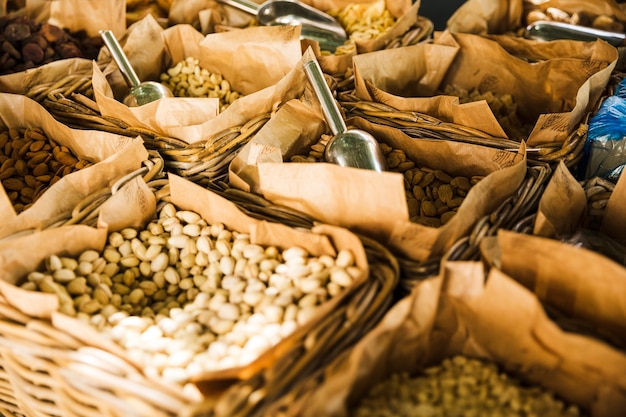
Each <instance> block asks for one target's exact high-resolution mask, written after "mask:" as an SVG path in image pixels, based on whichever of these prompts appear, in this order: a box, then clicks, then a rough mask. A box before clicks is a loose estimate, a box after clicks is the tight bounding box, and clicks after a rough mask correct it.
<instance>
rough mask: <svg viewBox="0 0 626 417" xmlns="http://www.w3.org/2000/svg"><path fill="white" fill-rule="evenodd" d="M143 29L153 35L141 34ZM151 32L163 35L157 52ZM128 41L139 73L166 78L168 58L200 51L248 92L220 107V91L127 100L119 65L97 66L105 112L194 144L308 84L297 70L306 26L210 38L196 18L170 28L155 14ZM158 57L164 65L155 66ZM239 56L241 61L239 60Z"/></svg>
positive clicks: (238, 88) (95, 78)
mask: <svg viewBox="0 0 626 417" xmlns="http://www.w3.org/2000/svg"><path fill="white" fill-rule="evenodd" d="M131 29H132V30H131ZM141 33H144V34H145V35H143V36H139V34H141ZM147 34H150V36H152V37H157V38H158V39H157V42H156V43H155V44H154V45H148V49H152V50H153V52H152V53H146V52H145V51H144V52H142V51H141V48H142V46H144V45H146V43H147V42H146V39H147ZM159 39H161V41H159ZM159 42H161V47H159ZM123 48H124V51H125V52H126V54H127V55H128V56H129V58H131V60H132V61H133V62H132V63H133V66H134V67H135V68H137V72H138V75H139V74H140V71H141V69H143V73H144V74H147V75H149V76H150V77H147V76H144V77H143V78H142V76H141V75H139V77H140V78H141V79H142V80H155V79H158V78H159V74H160V73H161V72H162V71H164V70H165V68H166V67H167V66H168V65H173V64H174V63H175V62H176V61H177V60H180V59H183V58H186V57H195V58H198V59H199V61H200V65H201V66H203V67H205V68H206V69H208V70H209V71H212V72H214V73H219V74H221V75H223V76H224V78H225V79H226V80H228V81H229V82H230V84H231V89H232V90H235V91H239V92H242V93H243V94H245V95H244V96H242V97H240V98H238V99H237V100H235V102H233V103H232V104H231V105H230V106H229V107H228V108H227V109H226V110H225V111H223V112H222V113H219V114H218V109H219V108H218V100H217V99H213V98H183V97H174V98H164V99H160V100H158V101H156V102H152V103H148V104H146V105H143V106H140V107H127V106H125V105H124V104H123V103H121V102H119V100H120V99H121V98H122V97H123V96H124V94H125V91H126V90H125V89H124V88H123V87H124V84H123V80H121V79H120V74H119V71H117V70H116V69H115V68H116V67H115V66H114V64H111V66H110V67H108V68H107V69H105V70H104V71H103V72H102V73H100V72H99V70H98V68H97V67H96V66H95V65H94V68H93V85H94V93H95V96H96V101H97V103H98V106H99V108H100V111H101V113H102V115H103V116H110V117H113V118H116V119H120V120H123V121H125V122H126V123H128V124H129V125H131V126H135V127H143V128H147V129H150V130H152V131H154V132H158V133H160V134H162V135H165V136H168V137H174V138H179V139H182V140H184V141H185V142H187V143H194V142H198V141H201V140H208V141H210V140H211V139H212V137H213V136H215V135H217V134H218V133H220V132H223V131H225V130H227V129H229V128H232V127H234V126H242V125H243V124H245V123H246V122H248V121H250V120H252V119H253V118H255V117H257V116H258V115H260V114H265V113H270V112H272V111H273V110H275V108H277V107H279V106H280V105H281V104H282V103H284V102H286V101H288V100H290V99H293V98H295V97H298V96H299V95H301V93H302V90H303V79H304V74H303V72H302V71H301V70H300V69H298V70H294V66H295V65H296V63H297V62H299V61H300V59H301V58H302V52H301V47H300V41H299V27H259V28H250V30H249V31H248V30H246V31H232V32H225V33H215V34H210V35H207V36H206V37H204V36H203V35H202V34H200V33H199V32H198V31H197V30H195V29H194V28H193V27H191V26H189V25H177V26H173V27H170V28H168V29H166V30H162V29H161V28H160V27H158V25H157V24H156V22H154V19H153V18H151V17H146V18H145V19H143V20H141V21H139V22H137V23H136V24H135V25H133V27H132V28H129V32H128V33H127V39H126V42H125V43H124V44H123ZM260 51H262V53H260ZM155 54H156V56H155ZM133 57H134V58H133ZM103 59H104V58H103ZM155 61H156V62H158V64H157V65H154V64H153V65H148V64H149V63H150V62H153V63H154V62H155ZM233 62H238V64H237V65H232V63H233ZM155 68H156V69H155ZM149 70H150V71H151V73H150V71H149ZM250 74H255V77H254V78H251V76H250Z"/></svg>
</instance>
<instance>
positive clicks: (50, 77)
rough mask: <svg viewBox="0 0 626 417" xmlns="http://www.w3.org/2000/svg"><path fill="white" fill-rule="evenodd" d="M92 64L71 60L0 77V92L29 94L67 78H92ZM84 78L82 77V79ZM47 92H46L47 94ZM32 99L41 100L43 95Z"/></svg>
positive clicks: (86, 61) (83, 60) (86, 60)
mask: <svg viewBox="0 0 626 417" xmlns="http://www.w3.org/2000/svg"><path fill="white" fill-rule="evenodd" d="M92 65H93V64H92V62H91V61H90V60H88V59H84V58H69V59H60V60H58V61H53V62H50V63H48V64H45V65H42V66H39V67H36V68H30V69H27V70H26V71H20V72H15V73H11V74H6V75H2V76H0V91H1V92H3V93H14V94H27V93H29V92H31V90H33V91H37V90H36V87H37V86H40V85H42V84H50V85H53V84H55V83H57V82H59V81H60V80H62V79H64V78H66V77H77V76H83V77H84V78H85V79H88V78H91V71H92ZM81 78H82V77H81ZM46 92H47V91H44V93H46ZM30 98H32V99H34V100H37V101H39V100H41V99H43V98H45V97H44V96H42V95H41V94H39V95H34V94H33V95H32V96H30Z"/></svg>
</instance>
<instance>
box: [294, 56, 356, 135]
mask: <svg viewBox="0 0 626 417" xmlns="http://www.w3.org/2000/svg"><path fill="white" fill-rule="evenodd" d="M304 72H305V73H306V75H307V78H308V79H309V81H310V82H311V85H312V86H313V91H315V95H316V96H317V99H318V100H319V101H320V103H321V105H322V112H323V113H324V118H325V119H326V123H328V126H329V127H330V130H331V131H332V132H333V134H334V135H338V134H340V133H345V132H346V130H347V128H346V122H345V121H344V120H343V117H342V116H341V111H340V110H339V106H338V105H337V102H336V101H335V98H334V97H333V94H332V92H331V91H330V88H329V87H328V84H326V80H325V79H324V73H323V72H322V68H320V64H319V63H318V62H317V60H316V59H312V60H310V61H307V62H305V63H304Z"/></svg>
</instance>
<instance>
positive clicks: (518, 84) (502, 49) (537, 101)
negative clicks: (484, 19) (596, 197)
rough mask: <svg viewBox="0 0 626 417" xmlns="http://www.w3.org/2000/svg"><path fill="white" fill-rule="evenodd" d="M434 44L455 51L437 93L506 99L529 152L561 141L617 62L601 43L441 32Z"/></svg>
mask: <svg viewBox="0 0 626 417" xmlns="http://www.w3.org/2000/svg"><path fill="white" fill-rule="evenodd" d="M435 43H436V44H457V45H460V50H459V52H458V53H457V55H456V57H455V60H454V62H453V63H452V65H451V66H450V67H449V68H448V71H447V72H446V76H445V78H444V80H443V82H442V88H443V87H445V86H448V85H450V86H452V87H454V88H456V89H464V90H467V91H472V90H474V89H476V90H478V91H479V92H480V93H486V92H488V91H489V92H492V93H493V94H495V95H502V94H510V95H511V96H512V98H513V100H514V102H515V105H516V106H517V112H516V113H517V116H518V118H519V119H520V120H521V122H522V123H523V124H524V125H525V126H526V127H527V128H532V131H531V132H530V134H529V136H528V139H527V142H528V145H529V146H535V145H539V144H544V143H555V142H558V143H562V142H563V141H564V140H566V138H567V137H568V136H569V134H571V133H572V132H573V131H574V130H576V129H577V128H578V127H579V125H580V123H581V121H582V120H583V117H584V116H585V114H587V113H588V112H590V111H592V110H593V109H594V106H595V105H596V102H597V100H598V99H599V98H600V97H601V95H602V94H603V90H604V88H605V86H606V85H607V83H608V80H609V78H610V75H611V72H612V70H613V68H614V67H615V64H616V63H617V58H618V56H617V55H618V54H617V50H616V49H615V48H614V47H613V46H611V45H609V44H608V43H606V42H604V41H601V40H598V41H596V42H579V41H555V42H539V41H532V40H528V39H523V38H515V37H512V36H506V35H491V36H489V37H484V36H479V35H473V34H461V33H455V34H453V33H451V32H449V31H446V32H444V33H442V34H441V35H440V36H438V37H436V38H435Z"/></svg>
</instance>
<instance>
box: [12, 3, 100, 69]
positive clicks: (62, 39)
mask: <svg viewBox="0 0 626 417" xmlns="http://www.w3.org/2000/svg"><path fill="white" fill-rule="evenodd" d="M0 45H1V47H2V50H1V51H0V74H8V73H12V72H19V71H24V70H27V69H29V68H34V67H38V66H41V65H44V64H47V63H49V62H52V61H56V60H59V59H66V58H87V59H96V58H97V57H98V52H99V51H100V48H101V47H102V45H103V42H102V39H101V38H100V37H99V36H88V35H87V33H86V32H85V31H80V32H70V31H68V30H67V29H62V28H60V27H58V26H55V25H52V24H50V23H39V22H36V21H34V20H32V19H29V18H27V17H25V16H17V15H16V16H12V15H8V16H3V17H0Z"/></svg>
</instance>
